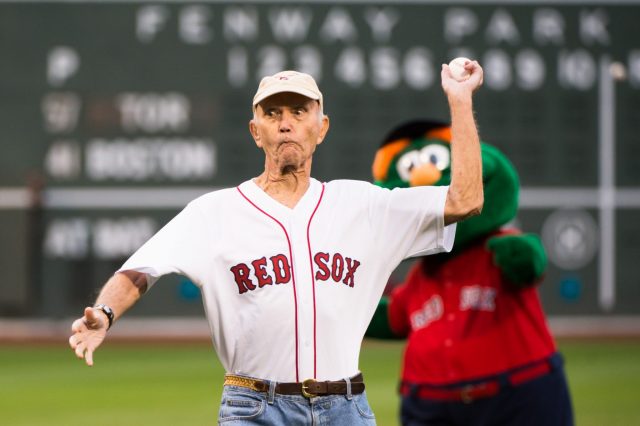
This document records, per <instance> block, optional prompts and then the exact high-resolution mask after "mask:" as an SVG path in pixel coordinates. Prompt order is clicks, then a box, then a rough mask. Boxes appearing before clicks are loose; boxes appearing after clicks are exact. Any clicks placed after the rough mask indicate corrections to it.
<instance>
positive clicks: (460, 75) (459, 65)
mask: <svg viewBox="0 0 640 426" xmlns="http://www.w3.org/2000/svg"><path fill="white" fill-rule="evenodd" d="M467 61H471V59H469V58H463V57H459V58H455V59H453V60H452V61H451V62H449V69H450V70H451V76H452V77H453V78H454V79H455V80H456V81H464V80H466V79H468V78H469V76H470V75H471V74H469V71H467V70H466V69H465V68H464V64H465V63H466V62H467Z"/></svg>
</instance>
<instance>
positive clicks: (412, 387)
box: [400, 358, 553, 403]
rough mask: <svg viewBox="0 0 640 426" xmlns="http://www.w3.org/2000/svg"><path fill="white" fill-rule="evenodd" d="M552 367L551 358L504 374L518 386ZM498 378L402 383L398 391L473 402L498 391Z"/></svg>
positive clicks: (430, 397) (422, 397)
mask: <svg viewBox="0 0 640 426" xmlns="http://www.w3.org/2000/svg"><path fill="white" fill-rule="evenodd" d="M552 369H553V367H552V364H551V358H548V359H544V360H542V361H539V362H536V363H533V364H531V365H529V366H527V367H525V368H522V369H519V370H517V371H514V372H511V373H509V374H507V375H506V379H507V382H508V383H509V384H510V385H511V386H518V385H521V384H523V383H526V382H528V381H530V380H533V379H535V378H538V377H540V376H544V375H545V374H548V373H549V372H551V370H552ZM500 388H501V384H500V380H499V379H490V380H487V381H485V382H482V383H477V384H472V385H464V386H459V387H455V386H454V387H437V386H429V385H425V384H411V383H406V382H405V383H402V384H401V385H400V393H401V394H402V395H404V396H408V395H415V396H417V397H418V398H421V399H435V400H441V401H462V402H465V403H470V402H473V401H474V400H476V399H480V398H488V397H490V396H494V395H496V394H497V393H498V392H500Z"/></svg>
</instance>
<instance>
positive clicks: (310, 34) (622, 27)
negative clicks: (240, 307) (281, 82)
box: [0, 0, 640, 338]
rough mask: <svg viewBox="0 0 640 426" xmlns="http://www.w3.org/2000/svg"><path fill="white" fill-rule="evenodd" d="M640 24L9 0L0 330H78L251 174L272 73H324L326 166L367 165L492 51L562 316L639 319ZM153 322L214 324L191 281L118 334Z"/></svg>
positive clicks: (579, 18) (266, 6)
mask: <svg viewBox="0 0 640 426" xmlns="http://www.w3.org/2000/svg"><path fill="white" fill-rule="evenodd" d="M638 22H640V2H638V1H620V0H618V1H598V2H597V1H588V0H587V1H580V2H577V1H527V2H525V1H515V0H512V1H506V0H505V1H480V2H458V1H437V0H432V1H418V0H414V1H398V2H391V1H387V2H379V1H375V0H374V1H366V2H365V1H344V2H340V1H310V2H289V1H282V0H281V1H278V2H267V1H253V2H246V3H245V2H242V3H241V2H236V1H213V0H209V1H206V0H205V1H199V2H187V1H184V2H183V1H157V2H146V1H107V2H98V1H48V2H38V1H26V2H17V1H16V2H13V1H0V52H1V55H2V59H1V60H0V144H1V146H2V155H1V156H0V235H2V238H1V239H0V245H1V247H0V253H2V254H1V258H0V270H1V271H2V280H0V338H3V337H4V338H20V337H21V336H22V337H25V338H28V337H45V336H58V335H61V334H66V333H67V329H68V326H69V323H68V318H70V317H73V316H76V315H78V314H79V313H80V310H81V308H82V307H83V306H85V305H86V304H87V303H91V301H92V300H93V298H94V296H95V294H96V291H97V289H98V288H99V287H100V286H101V285H102V284H103V283H104V281H105V280H106V279H107V278H108V277H109V276H110V274H111V273H112V272H113V270H114V269H116V268H117V267H118V266H120V265H121V263H122V262H123V261H124V260H125V259H126V258H127V257H128V256H129V255H130V254H131V253H132V252H133V251H134V250H135V249H136V248H137V247H138V246H140V245H141V244H142V243H143V242H144V241H145V240H146V239H147V238H148V237H150V236H151V235H152V234H153V233H154V232H155V231H156V230H158V229H159V228H160V227H161V226H162V225H163V224H164V223H165V222H166V221H168V220H169V219H170V218H171V217H172V216H173V215H175V214H176V213H177V212H178V211H179V210H180V209H181V208H182V207H183V206H184V205H185V204H186V203H187V202H188V201H189V200H191V199H192V198H194V197H196V196H198V195H200V194H202V193H205V192H208V191H210V190H212V189H215V188H220V187H226V186H234V185H236V184H237V183H239V182H241V181H243V180H246V179H248V178H251V177H253V176H255V175H256V174H257V173H258V171H259V170H260V169H261V167H262V155H261V153H260V152H259V151H258V150H257V149H256V147H255V145H254V143H253V142H252V140H251V138H250V135H249V133H248V129H247V122H248V120H249V119H250V118H251V107H250V105H251V98H252V96H253V92H254V90H255V88H256V85H257V82H258V81H259V78H260V76H262V75H265V74H269V73H273V72H276V71H278V70H281V69H292V68H293V69H298V70H301V71H306V72H309V73H311V74H313V75H314V76H315V77H316V78H317V79H318V81H319V84H320V86H321V89H322V90H323V92H324V95H325V112H326V113H327V114H328V115H329V116H330V117H331V118H332V122H331V131H330V133H329V136H328V139H327V140H326V141H325V143H324V144H323V145H322V146H320V147H319V150H318V152H317V154H316V158H315V161H314V166H313V167H314V173H315V176H316V177H317V178H319V179H321V180H329V179H336V178H354V179H364V180H371V176H370V165H371V163H372V160H373V155H374V152H375V150H376V148H377V146H378V144H379V142H380V140H381V139H382V137H383V135H384V134H385V133H386V132H387V130H389V129H390V128H391V127H393V126H395V125H396V124H398V123H400V122H403V121H405V120H407V119H411V118H420V117H429V118H434V119H445V120H446V119H447V117H448V111H447V107H446V102H445V99H444V96H443V94H442V91H441V88H440V85H439V70H440V64H442V63H446V62H448V61H449V60H450V59H452V58H453V57H456V56H467V57H471V58H476V59H478V60H479V61H480V62H481V63H482V64H483V66H484V69H485V73H486V77H485V83H484V87H483V89H482V90H481V91H480V92H479V93H478V94H477V96H476V103H475V105H476V106H475V109H476V111H477V121H478V124H479V128H480V133H481V137H482V139H483V140H485V141H487V142H490V143H492V144H494V145H496V146H498V147H499V148H501V149H502V150H503V151H504V152H505V153H506V154H507V156H508V157H509V158H510V159H511V160H512V161H513V163H514V164H515V165H516V167H517V169H518V170H519V173H520V175H521V183H522V191H521V211H520V214H519V216H518V223H519V225H520V226H521V227H522V228H523V229H524V230H526V231H529V232H537V233H540V234H541V235H542V237H543V240H544V243H545V246H546V248H547V250H548V254H549V259H550V266H549V271H548V273H547V275H546V278H545V282H544V283H543V284H542V285H541V287H540V292H541V294H542V298H543V302H544V305H545V309H546V311H547V313H548V314H549V317H550V320H551V324H552V327H553V329H554V331H555V332H556V333H557V334H567V335H569V334H574V335H575V334H581V335H585V334H586V335H589V334H607V335H611V334H618V335H620V334H625V335H640V274H638V272H637V270H636V268H637V266H638V259H640V220H638V219H640V215H639V212H640V141H639V137H638V134H639V133H640V37H638V36H637V34H638ZM402 271H403V269H402V268H400V270H399V271H398V273H397V274H396V275H397V276H395V278H394V279H395V280H396V281H397V280H399V279H401V278H402ZM159 317H163V318H164V319H165V320H167V319H168V321H165V322H158V320H157V318H159ZM180 321H182V322H180ZM127 324H129V325H130V327H129V328H128V327H127ZM154 326H155V327H154ZM141 330H143V331H142V332H141ZM154 330H161V331H160V332H159V334H162V335H165V336H166V335H170V332H171V330H175V333H176V336H183V337H184V336H185V333H187V335H189V336H190V334H189V333H191V332H192V333H193V337H203V336H207V328H206V325H205V323H204V321H203V320H202V306H201V302H200V295H199V293H198V290H197V289H196V288H195V287H194V286H193V284H192V283H190V282H189V281H188V280H187V279H185V278H183V277H177V276H174V277H168V278H164V279H163V280H162V282H161V283H160V284H159V285H157V286H156V287H154V289H153V290H152V291H151V292H150V293H149V294H148V295H147V296H145V298H144V299H143V301H142V302H141V303H140V304H139V305H138V306H136V308H135V309H134V310H133V311H131V312H130V313H129V314H128V320H127V321H125V322H123V323H122V326H121V327H118V328H115V329H114V330H113V332H114V336H118V335H121V336H122V337H127V336H130V337H134V336H136V335H139V334H143V335H147V336H153V335H154V333H155V332H154ZM185 330H191V331H190V332H185ZM118 333H120V334H118ZM136 333H137V334H136ZM187 337H188V336H187Z"/></svg>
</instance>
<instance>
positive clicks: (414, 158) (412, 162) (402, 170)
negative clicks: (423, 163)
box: [396, 151, 420, 182]
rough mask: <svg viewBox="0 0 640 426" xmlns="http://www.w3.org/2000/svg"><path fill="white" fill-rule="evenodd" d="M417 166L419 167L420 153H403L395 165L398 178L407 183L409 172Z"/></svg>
mask: <svg viewBox="0 0 640 426" xmlns="http://www.w3.org/2000/svg"><path fill="white" fill-rule="evenodd" d="M418 165H420V153H419V152H418V151H409V152H405V153H404V154H402V157H400V158H399V159H398V162H397V163H396V168H397V170H398V176H400V178H401V179H402V180H403V181H405V182H409V177H410V176H411V170H413V168H414V167H416V166H418Z"/></svg>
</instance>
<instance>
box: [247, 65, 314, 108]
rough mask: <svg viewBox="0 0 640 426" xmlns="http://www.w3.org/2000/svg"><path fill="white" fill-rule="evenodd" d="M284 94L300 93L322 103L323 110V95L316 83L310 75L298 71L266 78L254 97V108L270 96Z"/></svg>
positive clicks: (285, 72)
mask: <svg viewBox="0 0 640 426" xmlns="http://www.w3.org/2000/svg"><path fill="white" fill-rule="evenodd" d="M282 92H293V93H298V94H300V95H302V96H306V97H307V98H310V99H315V100H316V101H318V102H319V103H320V109H322V93H320V89H318V85H317V84H316V81H315V80H314V79H313V77H311V76H310V75H309V74H305V73H303V72H298V71H280V72H279V73H276V74H274V75H270V76H267V77H264V78H263V79H262V80H261V81H260V85H259V86H258V90H257V91H256V94H255V96H254V97H253V108H255V107H256V105H258V104H259V103H260V102H261V101H263V100H264V99H266V98H268V97H269V96H272V95H275V94H276V93H282Z"/></svg>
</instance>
